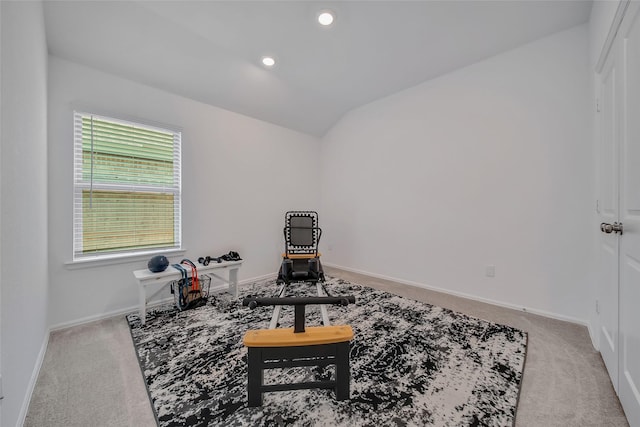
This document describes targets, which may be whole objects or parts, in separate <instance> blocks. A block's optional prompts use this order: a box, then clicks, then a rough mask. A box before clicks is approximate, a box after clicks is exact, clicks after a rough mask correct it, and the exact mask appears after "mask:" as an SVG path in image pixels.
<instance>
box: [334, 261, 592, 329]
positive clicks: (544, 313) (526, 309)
mask: <svg viewBox="0 0 640 427" xmlns="http://www.w3.org/2000/svg"><path fill="white" fill-rule="evenodd" d="M323 264H324V265H325V266H327V267H333V268H338V269H340V270H345V271H349V272H352V273H357V274H362V275H365V276H370V277H375V278H377V279H383V280H389V281H391V282H397V283H402V284H403V285H408V286H414V287H417V288H423V289H428V290H430V291H434V292H441V293H444V294H448V295H453V296H456V297H460V298H466V299H470V300H473V301H479V302H484V303H487V304H491V305H496V306H499V307H505V308H510V309H512V310H518V311H524V312H527V313H532V314H537V315H539V316H544V317H549V318H551V319H557V320H563V321H565V322H571V323H576V324H578V325H583V326H586V327H587V328H589V322H588V321H587V320H584V319H578V318H575V317H571V316H566V315H564V314H558V313H553V312H550V311H545V310H540V309H537V308H532V307H526V306H520V305H516V304H512V303H508V302H504V301H498V300H494V299H490V298H483V297H480V296H477V295H472V294H467V293H464V292H458V291H452V290H450V289H445V288H439V287H437V286H430V285H427V284H424V283H419V282H414V281H411V280H405V279H399V278H397V277H390V276H385V275H383V274H377V273H371V272H369V271H363V270H358V269H355V268H350V267H344V266H342V265H337V264H333V263H328V262H324V263H323ZM590 333H591V331H590ZM592 340H593V336H592Z"/></svg>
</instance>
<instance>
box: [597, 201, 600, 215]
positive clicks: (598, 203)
mask: <svg viewBox="0 0 640 427" xmlns="http://www.w3.org/2000/svg"><path fill="white" fill-rule="evenodd" d="M596 213H600V200H599V199H596Z"/></svg>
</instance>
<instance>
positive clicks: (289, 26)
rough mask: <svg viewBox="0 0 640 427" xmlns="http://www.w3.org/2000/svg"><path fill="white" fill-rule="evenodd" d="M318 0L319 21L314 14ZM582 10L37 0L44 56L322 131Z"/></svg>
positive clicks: (584, 9)
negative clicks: (268, 58) (331, 17)
mask: <svg viewBox="0 0 640 427" xmlns="http://www.w3.org/2000/svg"><path fill="white" fill-rule="evenodd" d="M324 9H331V10H332V11H334V12H335V14H336V19H335V21H334V23H333V25H331V26H330V27H322V26H320V25H319V24H318V23H317V20H316V17H317V14H318V13H319V12H320V11H321V10H324ZM590 11H591V1H579V0H572V1H559V0H555V1H482V0H475V1H398V0H392V1H349V0H344V1H326V2H325V1H304V0H299V1H265V0H263V1H241V0H234V1H187V0H182V1H46V2H45V26H46V34H47V43H48V48H49V52H50V53H51V54H52V55H55V56H58V57H61V58H65V59H68V60H71V61H74V62H78V63H81V64H85V65H88V66H91V67H95V68H99V69H101V70H103V71H106V72H109V73H112V74H116V75H119V76H122V77H125V78H127V79H130V80H133V81H137V82H140V83H144V84H147V85H149V86H153V87H157V88H161V89H163V90H166V91H169V92H173V93H175V94H179V95H182V96H185V97H188V98H191V99H194V100H197V101H201V102H204V103H207V104H211V105H214V106H218V107H221V108H224V109H227V110H231V111H235V112H238V113H241V114H244V115H247V116H250V117H254V118H257V119H261V120H264V121H267V122H271V123H274V124H277V125H281V126H284V127H287V128H290V129H295V130H298V131H301V132H304V133H308V134H311V135H316V136H322V135H323V134H324V133H325V132H326V131H327V130H328V129H329V128H330V127H331V126H333V125H334V124H335V123H336V122H337V121H338V120H339V119H340V117H341V116H342V115H343V114H345V113H346V112H347V111H349V110H351V109H353V108H356V107H358V106H361V105H363V104H366V103H368V102H371V101H373V100H375V99H378V98H381V97H384V96H387V95H390V94H392V93H395V92H398V91H400V90H403V89H406V88H409V87H411V86H415V85H416V84H419V83H421V82H424V81H426V80H429V79H433V78H435V77H437V76H440V75H442V74H445V73H448V72H450V71H453V70H455V69H457V68H461V67H464V66H467V65H470V64H472V63H475V62H478V61H480V60H482V59H485V58H487V57H490V56H493V55H496V54H498V53H500V52H504V51H506V50H509V49H512V48H515V47H517V46H520V45H522V44H525V43H528V42H531V41H533V40H536V39H538V38H541V37H544V36H547V35H550V34H552V33H555V32H558V31H562V30H565V29H568V28H570V27H572V26H575V25H579V24H582V23H584V22H586V21H587V20H588V19H589V13H590ZM265 55H272V56H274V57H275V58H276V61H277V63H276V65H275V66H274V67H273V68H272V69H266V68H265V67H264V66H262V64H261V62H260V60H261V58H262V57H263V56H265Z"/></svg>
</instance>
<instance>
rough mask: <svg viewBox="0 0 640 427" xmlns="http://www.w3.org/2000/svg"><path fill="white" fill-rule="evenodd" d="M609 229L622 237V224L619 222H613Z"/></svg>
mask: <svg viewBox="0 0 640 427" xmlns="http://www.w3.org/2000/svg"><path fill="white" fill-rule="evenodd" d="M611 229H612V230H613V232H614V233H620V235H621V236H622V223H621V222H614V223H613V225H612V226H611Z"/></svg>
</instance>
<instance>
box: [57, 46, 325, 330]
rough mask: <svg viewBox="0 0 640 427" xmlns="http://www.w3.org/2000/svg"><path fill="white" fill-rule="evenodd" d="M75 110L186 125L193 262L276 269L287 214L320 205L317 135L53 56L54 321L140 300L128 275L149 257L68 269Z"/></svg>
mask: <svg viewBox="0 0 640 427" xmlns="http://www.w3.org/2000/svg"><path fill="white" fill-rule="evenodd" d="M211 84H216V82H213V81H212V82H211ZM74 108H79V109H88V110H91V111H93V112H97V113H102V114H107V115H113V116H116V117H123V118H129V119H133V120H140V121H142V122H152V123H159V124H165V125H169V126H177V127H179V128H182V132H183V133H182V144H183V150H182V151H183V153H182V154H183V182H182V185H183V217H184V220H183V242H184V246H185V248H186V249H187V253H186V254H185V257H188V258H190V259H192V260H197V258H198V257H199V256H203V255H216V256H217V255H221V254H224V253H227V252H228V251H230V250H235V251H238V252H239V253H240V255H241V256H242V257H243V258H244V259H245V263H244V265H243V267H242V268H241V269H240V273H239V276H240V280H243V279H248V278H253V277H258V276H263V275H267V274H274V273H276V272H277V270H278V268H279V265H280V263H279V258H280V253H281V252H282V249H283V241H282V227H283V225H284V213H285V211H287V210H291V209H318V207H319V196H318V194H317V188H318V182H319V181H318V176H319V173H320V169H319V166H318V162H317V159H318V156H319V140H318V139H317V138H314V137H310V136H308V135H304V134H301V133H298V132H295V131H292V130H288V129H285V128H282V127H279V126H275V125H272V124H268V123H266V122H262V121H259V120H255V119H252V118H248V117H245V116H242V115H239V114H236V113H232V112H229V111H226V110H222V109H219V108H215V107H211V106H208V105H205V104H201V103H199V102H195V101H192V100H189V99H186V98H182V97H179V96H176V95H173V94H170V93H168V92H164V91H160V90H157V89H153V88H150V87H147V86H144V85H141V84H138V83H134V82H131V81H127V80H123V79H121V78H118V77H115V76H112V75H109V74H105V73H103V72H100V71H97V70H94V69H90V68H86V67H83V66H80V65H77V64H74V63H72V62H68V61H65V60H62V59H59V58H56V57H50V63H49V114H50V120H49V137H50V138H49V147H50V150H49V194H50V197H49V220H50V235H49V239H50V245H49V257H50V258H49V260H50V263H49V264H50V277H51V294H50V301H51V305H50V310H51V316H50V321H51V325H53V326H54V327H57V326H60V325H65V324H71V323H74V322H77V321H81V320H88V319H91V318H95V317H99V316H104V315H105V314H108V313H114V312H118V311H122V310H124V309H127V308H130V307H134V306H136V305H137V287H136V284H135V280H134V278H133V274H132V271H133V270H136V269H141V268H146V261H147V260H143V261H142V260H141V261H136V262H129V263H121V264H118V265H110V266H102V267H93V268H84V269H72V268H70V267H69V266H65V263H66V262H68V261H70V260H71V257H72V211H71V208H72V171H73V164H72V160H73V137H72V111H73V109H74ZM181 258H182V256H180V257H173V258H170V260H171V261H172V262H173V261H176V262H177V261H179V260H180V259H181ZM161 296H164V297H168V296H169V294H168V293H167V292H164V293H163V294H161Z"/></svg>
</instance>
